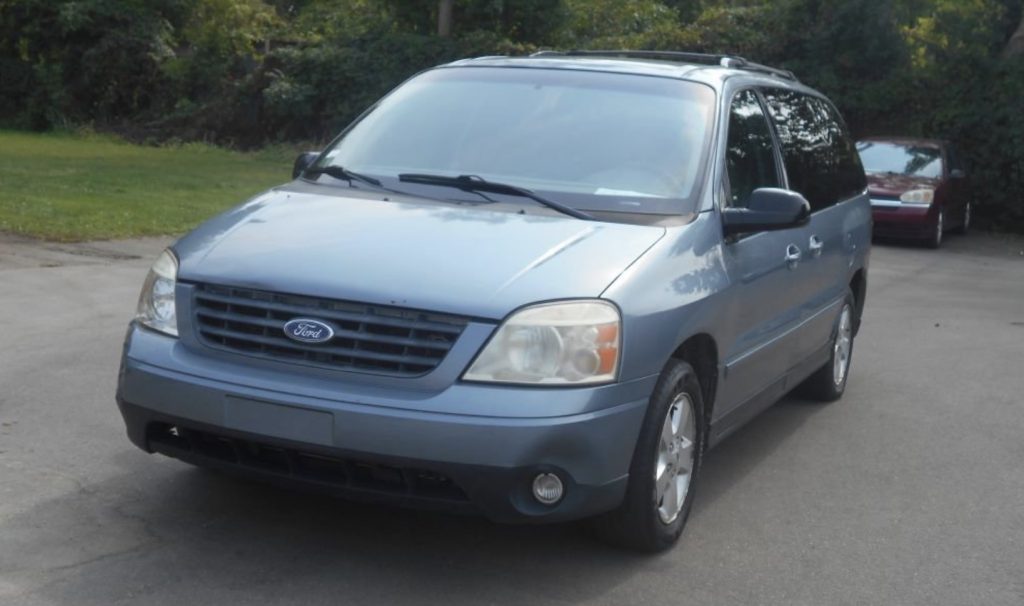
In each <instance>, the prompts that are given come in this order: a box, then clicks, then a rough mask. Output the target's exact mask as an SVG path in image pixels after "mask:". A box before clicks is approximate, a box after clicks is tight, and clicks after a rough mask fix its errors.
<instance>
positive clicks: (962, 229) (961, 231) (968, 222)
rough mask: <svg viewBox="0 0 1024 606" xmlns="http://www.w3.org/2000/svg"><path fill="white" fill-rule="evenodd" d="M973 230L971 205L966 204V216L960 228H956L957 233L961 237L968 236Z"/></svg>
mask: <svg viewBox="0 0 1024 606" xmlns="http://www.w3.org/2000/svg"><path fill="white" fill-rule="evenodd" d="M970 229H971V203H970V202H968V203H967V204H964V216H963V221H962V222H961V223H960V226H959V227H957V228H956V230H955V231H956V233H958V234H960V235H961V236H966V235H967V232H968V231H969V230H970Z"/></svg>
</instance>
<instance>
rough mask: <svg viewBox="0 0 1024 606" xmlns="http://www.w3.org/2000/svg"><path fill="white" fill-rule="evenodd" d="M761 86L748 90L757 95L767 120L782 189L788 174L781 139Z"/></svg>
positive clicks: (787, 180) (786, 187)
mask: <svg viewBox="0 0 1024 606" xmlns="http://www.w3.org/2000/svg"><path fill="white" fill-rule="evenodd" d="M762 88H763V87H761V86H757V87H753V88H751V89H748V90H753V91H754V95H755V96H756V97H757V103H758V105H760V106H761V112H762V113H763V114H764V117H765V119H766V120H767V121H768V130H769V131H770V132H771V134H772V151H773V155H774V156H775V173H776V175H777V176H778V179H779V183H781V184H782V187H783V188H784V189H789V175H788V174H787V173H786V161H785V158H784V157H783V155H782V140H781V139H780V138H779V131H778V130H777V129H776V126H775V118H773V117H772V114H771V112H770V111H768V101H766V100H765V98H764V94H763V93H762V92H761V89H762Z"/></svg>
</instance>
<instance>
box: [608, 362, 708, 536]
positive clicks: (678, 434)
mask: <svg viewBox="0 0 1024 606" xmlns="http://www.w3.org/2000/svg"><path fill="white" fill-rule="evenodd" d="M687 411H688V414H687ZM706 435H707V431H706V426H705V423H704V399H703V397H701V391H700V383H699V382H698V381H697V375H696V373H695V372H694V370H693V368H692V367H691V366H690V365H689V364H687V363H686V362H682V361H680V360H674V359H673V360H671V361H669V363H668V364H666V365H665V369H664V370H663V371H662V373H661V377H660V378H659V379H658V383H657V385H656V386H655V388H654V393H653V394H652V396H651V401H650V405H649V406H648V409H647V415H646V416H645V418H644V424H643V426H642V427H641V429H640V437H639V439H638V440H637V445H636V449H635V450H634V453H633V461H632V463H631V464H630V469H629V484H628V485H627V487H626V496H625V498H624V499H623V502H622V505H620V506H619V508H618V509H616V510H613V511H611V512H609V513H607V514H604V515H603V516H601V517H599V518H596V519H595V520H594V522H595V526H596V530H597V532H598V534H599V536H601V538H602V539H604V540H605V541H607V542H609V543H611V544H613V545H616V546H618V547H625V548H627V549H633V550H637V551H643V552H649V553H653V552H658V551H663V550H665V549H668V548H669V547H671V546H672V545H674V544H675V543H676V541H677V540H678V539H679V536H680V535H681V534H682V532H683V527H684V526H685V525H686V519H687V517H689V515H690V509H691V508H692V507H693V498H694V494H695V490H694V488H695V487H696V484H697V478H698V476H699V472H700V467H701V463H702V462H703V458H704V447H705V438H706ZM669 443H670V444H671V445H672V446H669V445H668V444H669ZM673 457H674V458H673ZM687 458H689V469H688V470H687V469H686V466H687V461H686V459H687ZM659 470H661V472H662V473H663V474H670V475H663V476H662V477H664V478H665V480H663V481H662V482H661V483H660V484H661V486H662V487H663V488H662V489H661V490H659V482H658V481H657V480H656V477H655V476H656V472H657V471H659ZM673 470H675V472H674V471H673ZM684 475H685V478H684V477H683V476H684ZM680 494H681V497H680ZM673 499H675V500H673ZM680 500H681V504H680Z"/></svg>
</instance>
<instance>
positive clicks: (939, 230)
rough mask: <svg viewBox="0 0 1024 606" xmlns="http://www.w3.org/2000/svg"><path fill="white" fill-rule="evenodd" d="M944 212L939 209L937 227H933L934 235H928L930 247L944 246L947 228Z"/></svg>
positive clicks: (936, 218) (936, 220)
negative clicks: (943, 240)
mask: <svg viewBox="0 0 1024 606" xmlns="http://www.w3.org/2000/svg"><path fill="white" fill-rule="evenodd" d="M944 212H945V211H943V210H939V215H938V216H937V217H935V227H933V228H932V235H931V236H929V237H928V248H938V247H940V246H942V234H943V232H944V231H945V229H946V222H945V220H944V217H943V213H944Z"/></svg>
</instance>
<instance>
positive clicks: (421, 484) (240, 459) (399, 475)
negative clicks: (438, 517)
mask: <svg viewBox="0 0 1024 606" xmlns="http://www.w3.org/2000/svg"><path fill="white" fill-rule="evenodd" d="M146 440H147V443H148V444H149V447H150V448H152V449H153V450H155V451H156V452H160V453H163V454H166V455H168V456H172V457H178V458H185V459H188V458H199V459H212V460H215V461H220V462H221V463H225V464H228V465H230V466H232V467H242V468H246V469H251V470H253V471H260V472H264V473H267V474H270V475H275V476H282V477H287V478H291V479H294V480H299V481H304V482H309V483H312V484H319V485H322V486H330V487H335V488H341V489H348V490H350V491H358V492H364V493H366V492H371V493H378V494H391V495H395V496H406V497H415V498H419V499H430V500H441V501H451V502H466V501H468V498H467V497H466V493H465V492H463V490H462V489H461V488H460V487H459V486H458V485H457V484H455V482H454V481H453V480H452V479H451V478H449V477H448V476H446V475H444V474H441V473H437V472H433V471H429V470H425V469H414V468H406V467H395V466H391V465H382V464H379V463H374V462H370V461H362V460H358V459H349V458H342V457H336V456H327V455H323V454H320V453H314V452H306V451H303V450H293V449H291V448H282V447H280V446H274V445H271V444H264V443H261V442H254V441H250V440H243V439H239V438H235V437H230V436H225V435H219V434H216V433H210V432H206V431H200V430H197V429H192V428H186V427H179V426H177V425H171V424H168V423H151V424H150V425H149V426H148V427H147V428H146Z"/></svg>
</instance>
